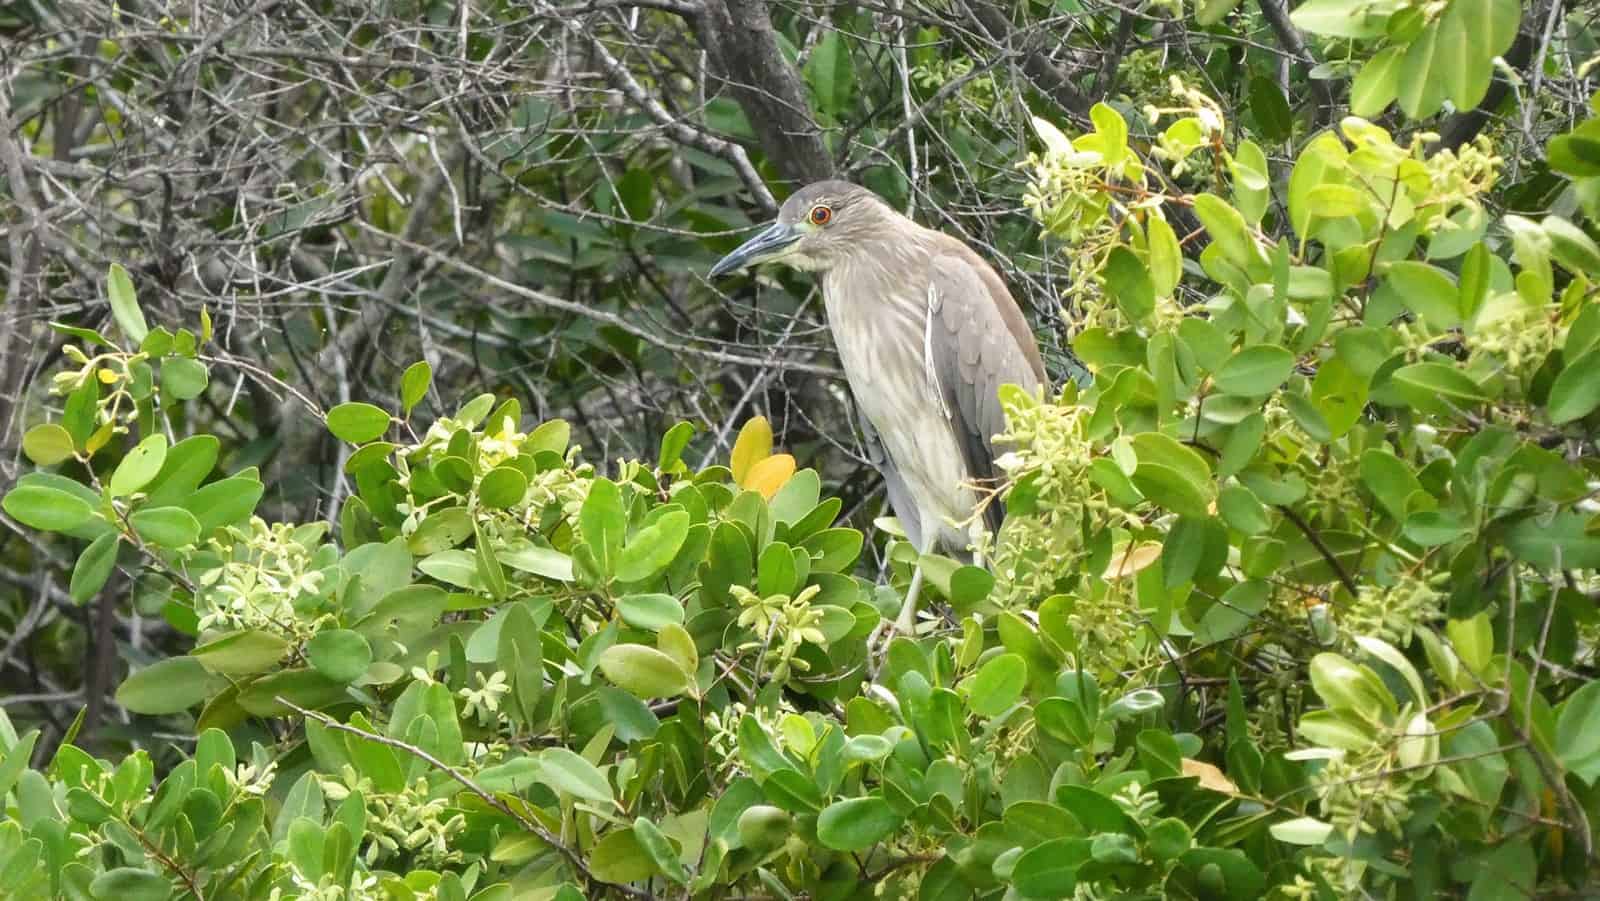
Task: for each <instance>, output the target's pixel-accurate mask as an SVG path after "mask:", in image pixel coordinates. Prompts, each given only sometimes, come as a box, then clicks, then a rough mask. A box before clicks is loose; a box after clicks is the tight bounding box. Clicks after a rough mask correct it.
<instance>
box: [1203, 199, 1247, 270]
mask: <svg viewBox="0 0 1600 901" xmlns="http://www.w3.org/2000/svg"><path fill="white" fill-rule="evenodd" d="M1194 214H1195V216H1196V217H1197V218H1199V220H1200V224H1201V225H1204V226H1205V227H1206V231H1208V232H1210V233H1211V239H1212V240H1213V241H1215V242H1216V245H1217V249H1218V250H1219V251H1220V252H1221V254H1222V256H1223V257H1224V258H1226V259H1227V260H1228V261H1229V262H1231V263H1233V264H1234V265H1235V266H1238V267H1239V268H1240V269H1248V268H1249V267H1250V265H1251V264H1252V263H1256V262H1259V260H1260V256H1261V250H1260V248H1259V247H1257V246H1256V241H1255V238H1253V237H1251V235H1250V227H1249V225H1247V224H1246V223H1245V221H1244V216H1243V214H1241V213H1240V212H1239V211H1238V210H1236V209H1234V208H1233V205H1232V204H1230V203H1228V202H1227V201H1226V200H1223V199H1222V198H1221V197H1218V196H1216V195H1214V194H1199V195H1196V196H1195V198H1194Z"/></svg>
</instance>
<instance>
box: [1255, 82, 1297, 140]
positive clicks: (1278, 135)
mask: <svg viewBox="0 0 1600 901" xmlns="http://www.w3.org/2000/svg"><path fill="white" fill-rule="evenodd" d="M1250 112H1251V114H1252V115H1254V116H1255V120H1256V127H1257V128H1259V129H1260V130H1261V135H1262V137H1264V138H1266V139H1267V140H1269V141H1287V140H1289V138H1290V137H1291V136H1292V135H1293V134H1294V116H1293V114H1292V113H1291V112H1290V111H1289V101H1288V100H1287V99H1285V98H1284V96H1283V91H1281V90H1279V88H1278V82H1277V81H1275V80H1274V79H1271V78H1267V77H1266V76H1264V75H1257V76H1255V77H1254V78H1252V79H1250Z"/></svg>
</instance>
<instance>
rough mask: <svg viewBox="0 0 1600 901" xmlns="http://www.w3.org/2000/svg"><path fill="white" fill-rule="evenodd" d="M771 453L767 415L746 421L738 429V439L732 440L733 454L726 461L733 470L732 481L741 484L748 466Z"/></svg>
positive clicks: (770, 433)
mask: <svg viewBox="0 0 1600 901" xmlns="http://www.w3.org/2000/svg"><path fill="white" fill-rule="evenodd" d="M771 454H772V425H771V424H770V423H768V422H767V417H765V416H757V417H756V418H754V419H752V420H750V421H749V422H746V423H745V424H744V428H742V429H740V430H739V438H738V440H736V441H734V442H733V456H732V457H731V458H730V459H729V461H728V466H729V468H731V469H732V470H733V481H734V483H735V484H738V485H743V484H744V483H745V482H744V477H745V473H747V472H749V471H750V467H752V466H754V465H755V464H756V462H757V461H760V460H764V459H766V458H767V457H768V456H770V455H771Z"/></svg>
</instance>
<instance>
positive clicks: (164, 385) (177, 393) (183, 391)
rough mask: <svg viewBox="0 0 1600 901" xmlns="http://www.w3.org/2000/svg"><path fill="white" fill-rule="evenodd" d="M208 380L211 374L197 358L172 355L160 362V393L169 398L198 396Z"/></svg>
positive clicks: (187, 398)
mask: <svg viewBox="0 0 1600 901" xmlns="http://www.w3.org/2000/svg"><path fill="white" fill-rule="evenodd" d="M210 381H211V374H210V373H209V372H207V371H206V366H205V364H204V363H202V362H200V361H199V360H192V359H190V358H188V357H173V358H172V359H170V360H166V361H164V362H163V363H162V364H161V395H162V396H163V397H165V398H167V399H169V400H191V399H193V398H196V397H199V396H200V394H201V393H202V392H204V391H205V390H206V385H208V384H210Z"/></svg>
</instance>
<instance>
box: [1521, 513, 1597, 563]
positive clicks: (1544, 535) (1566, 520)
mask: <svg viewBox="0 0 1600 901" xmlns="http://www.w3.org/2000/svg"><path fill="white" fill-rule="evenodd" d="M1505 543H1506V550H1508V551H1510V552H1511V555H1512V556H1513V557H1516V558H1517V559H1519V560H1521V561H1523V562H1525V563H1529V564H1532V565H1533V566H1536V567H1538V568H1539V569H1542V570H1546V571H1554V570H1557V569H1563V570H1567V569H1597V568H1600V535H1597V534H1592V533H1590V532H1589V529H1588V517H1586V516H1584V515H1583V514H1581V513H1578V512H1576V511H1570V510H1569V511H1566V512H1564V513H1557V514H1556V515H1555V516H1553V517H1551V518H1550V519H1548V520H1545V519H1544V518H1543V517H1538V516H1533V517H1529V518H1527V519H1524V520H1522V521H1521V522H1518V523H1517V524H1516V525H1513V526H1512V527H1511V528H1510V529H1508V530H1507V531H1506V537H1505Z"/></svg>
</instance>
